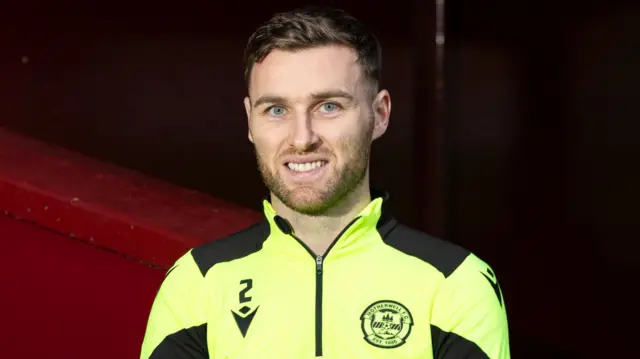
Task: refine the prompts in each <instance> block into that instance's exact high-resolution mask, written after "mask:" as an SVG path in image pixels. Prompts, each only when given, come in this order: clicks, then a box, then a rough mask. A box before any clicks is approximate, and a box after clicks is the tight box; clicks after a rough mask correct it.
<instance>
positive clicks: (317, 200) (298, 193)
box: [283, 188, 329, 215]
mask: <svg viewBox="0 0 640 359" xmlns="http://www.w3.org/2000/svg"><path fill="white" fill-rule="evenodd" d="M283 202H284V204H285V205H286V206H287V207H289V208H291V209H292V210H294V211H296V212H299V213H303V214H309V215H317V214H321V213H323V212H325V211H326V210H327V209H328V207H329V199H328V198H327V194H326V193H323V191H321V190H318V189H314V188H295V189H292V190H289V193H288V194H287V196H286V197H285V198H283Z"/></svg>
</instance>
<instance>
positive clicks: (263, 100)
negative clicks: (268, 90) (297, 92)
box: [253, 95, 287, 107]
mask: <svg viewBox="0 0 640 359" xmlns="http://www.w3.org/2000/svg"><path fill="white" fill-rule="evenodd" d="M285 102H287V99H285V98H284V97H282V96H272V95H265V96H261V97H259V98H258V99H257V100H256V102H255V103H254V104H253V107H258V106H260V105H264V104H269V103H285Z"/></svg>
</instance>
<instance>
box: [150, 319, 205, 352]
mask: <svg viewBox="0 0 640 359" xmlns="http://www.w3.org/2000/svg"><path fill="white" fill-rule="evenodd" d="M208 358H209V350H208V346H207V324H202V325H198V326H196V327H191V328H188V329H182V330H180V331H178V332H176V333H173V334H171V335H168V336H166V337H165V338H164V339H163V340H162V342H161V343H160V344H159V345H158V346H157V347H156V348H155V349H154V350H153V353H151V356H150V357H149V359H208Z"/></svg>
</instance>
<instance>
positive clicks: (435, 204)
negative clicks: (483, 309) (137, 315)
mask: <svg viewBox="0 0 640 359" xmlns="http://www.w3.org/2000/svg"><path fill="white" fill-rule="evenodd" d="M324 3H327V2H324ZM297 5H298V3H296V2H293V1H282V0H280V1H275V2H269V3H262V4H246V3H224V4H214V3H213V2H205V1H196V0H185V1H181V2H177V3H176V2H172V3H168V4H167V5H163V4H162V3H160V2H158V3H150V2H148V3H145V2H139V3H136V4H133V3H132V2H130V3H123V2H121V3H114V2H110V3H108V4H107V5H105V4H103V3H100V2H98V3H90V4H87V3H81V2H73V1H69V0H66V1H59V2H56V3H55V4H54V3H53V2H52V3H51V4H45V3H44V2H40V3H38V4H36V3H22V4H21V5H19V6H18V5H14V6H9V5H3V7H6V8H5V10H3V11H0V14H1V15H0V20H1V21H0V41H1V43H0V44H1V47H0V48H1V50H0V79H1V80H0V126H2V127H5V128H7V129H10V130H12V131H16V132H19V133H23V134H26V135H28V136H31V137H33V138H37V139H41V140H44V141H46V142H49V143H54V144H58V145H61V146H63V147H66V148H68V149H71V150H73V151H76V152H80V153H82V154H85V155H88V156H91V157H94V158H97V159H101V160H104V161H107V162H111V163H114V164H117V165H119V166H122V167H126V168H131V169H135V170H137V171H141V172H144V173H146V174H149V175H151V176H154V177H157V178H161V179H164V180H167V181H169V182H171V183H174V184H176V185H179V186H183V187H187V188H191V189H195V190H198V191H201V192H204V193H207V194H210V195H212V196H214V197H217V198H220V199H224V200H227V201H230V202H234V203H236V204H239V205H242V206H245V207H248V208H252V209H256V210H258V209H260V207H259V206H260V199H261V197H262V196H263V195H264V194H265V189H264V187H263V186H262V184H261V182H260V178H259V176H258V173H257V170H256V166H255V159H254V156H253V152H252V151H253V150H252V147H251V145H250V143H249V142H248V140H247V128H246V118H245V114H244V109H243V105H242V98H243V96H244V94H245V88H244V83H243V78H242V73H243V64H242V62H241V58H242V51H243V47H244V45H245V43H246V40H247V38H248V37H249V35H250V34H251V32H252V31H253V30H254V28H255V27H256V26H257V25H258V24H259V23H260V22H261V21H263V20H265V19H266V18H267V17H268V16H269V15H270V14H271V13H273V12H274V11H277V10H286V9H289V8H291V7H292V6H297ZM340 6H342V7H344V8H345V9H347V10H348V11H350V12H352V13H353V14H354V15H355V16H356V17H358V18H360V19H361V20H363V21H365V22H366V23H368V24H369V25H370V26H371V27H372V29H373V30H374V31H376V33H377V34H378V36H379V38H380V40H381V42H382V45H383V86H384V87H386V88H387V89H389V90H390V92H391V95H392V101H393V109H392V117H391V124H390V128H389V131H388V132H387V134H386V135H385V136H384V137H383V138H382V139H381V140H380V141H379V142H377V143H376V144H375V145H374V150H373V158H372V169H371V173H372V181H373V184H374V185H375V186H378V187H382V188H385V189H387V190H389V191H390V193H391V198H392V206H393V209H394V212H395V213H396V215H397V217H398V218H399V219H400V220H402V221H404V222H406V223H408V224H411V225H413V226H416V227H418V228H420V229H423V230H426V231H428V232H430V233H432V234H435V235H437V236H441V237H444V238H446V239H448V240H451V241H453V242H456V243H459V244H461V245H463V246H465V247H467V248H469V249H471V250H473V251H474V252H476V253H477V254H478V255H479V256H480V257H482V258H483V259H485V260H487V261H488V262H489V263H490V264H491V265H492V266H493V267H494V269H495V271H496V272H497V274H498V277H499V278H500V280H501V285H502V289H503V292H504V296H505V300H506V303H507V309H508V311H509V317H510V326H511V329H512V338H513V339H512V346H513V357H514V358H539V357H563V358H574V357H575V358H587V357H589V358H591V357H594V358H595V357H603V356H604V357H617V356H616V355H620V353H622V352H623V347H624V346H625V343H626V342H627V338H628V337H627V336H628V335H629V334H625V333H627V331H626V330H625V328H627V327H632V326H633V325H632V324H629V323H633V322H631V321H630V319H628V318H629V315H628V314H625V312H624V311H625V310H626V309H625V308H627V307H628V306H630V305H631V304H633V303H634V302H636V301H637V299H638V297H637V295H635V294H628V295H621V293H626V292H627V290H630V288H631V287H632V284H631V283H635V282H637V280H635V279H634V278H635V277H634V276H632V272H634V271H635V270H637V269H638V267H639V266H640V260H639V259H638V258H639V257H638V254H637V253H638V242H637V240H634V238H637V237H638V236H637V234H634V233H635V230H634V229H635V225H636V224H637V213H638V211H637V209H636V208H635V206H632V205H631V204H634V203H636V202H637V200H638V193H637V191H636V188H635V187H636V186H637V183H639V180H640V178H639V176H638V173H637V167H638V166H637V162H638V161H637V155H638V154H639V153H638V152H639V145H638V140H637V133H638V130H639V129H640V128H639V127H640V125H639V124H638V123H639V121H638V118H639V117H640V111H639V110H638V106H637V103H638V99H639V97H638V95H637V92H638V91H637V84H638V81H639V80H640V76H639V70H638V64H639V63H640V46H638V45H639V44H638V42H639V41H638V40H637V39H638V34H640V25H639V24H640V22H638V19H639V18H640V17H639V15H640V12H639V6H638V5H637V4H636V3H635V2H633V1H604V0H602V1H592V2H582V3H578V2H575V3H569V2H562V4H560V5H559V4H558V2H554V1H535V2H534V1H519V2H513V1H511V2H509V1H506V0H505V1H502V0H490V1H483V2H478V1H462V0H460V1H448V2H447V3H446V22H445V24H446V32H445V33H446V45H445V48H446V52H445V56H444V101H442V102H441V101H439V100H438V91H437V87H436V85H435V84H436V77H437V75H438V72H437V67H436V60H435V55H436V44H435V41H434V36H435V33H434V29H435V24H436V12H435V11H434V8H435V6H434V2H433V1H418V0H416V1H414V2H408V1H404V2H402V1H400V2H394V3H393V6H390V5H389V4H386V5H383V4H381V5H373V4H371V3H369V2H362V1H356V0H350V1H344V2H340ZM632 226H633V227H632Z"/></svg>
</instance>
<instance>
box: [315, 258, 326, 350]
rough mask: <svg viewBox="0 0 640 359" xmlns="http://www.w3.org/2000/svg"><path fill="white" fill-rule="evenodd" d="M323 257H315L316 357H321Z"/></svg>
mask: <svg viewBox="0 0 640 359" xmlns="http://www.w3.org/2000/svg"><path fill="white" fill-rule="evenodd" d="M323 261H324V257H323V256H316V356H317V357H321V356H322V263H323Z"/></svg>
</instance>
